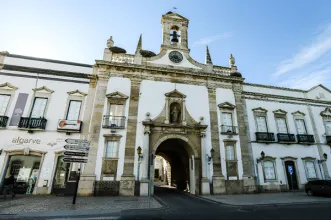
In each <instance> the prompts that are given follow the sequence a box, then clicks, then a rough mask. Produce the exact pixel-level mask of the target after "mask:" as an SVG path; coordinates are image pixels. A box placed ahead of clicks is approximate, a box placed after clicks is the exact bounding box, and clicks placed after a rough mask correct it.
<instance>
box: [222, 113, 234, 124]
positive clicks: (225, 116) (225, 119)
mask: <svg viewBox="0 0 331 220" xmlns="http://www.w3.org/2000/svg"><path fill="white" fill-rule="evenodd" d="M222 123H223V125H225V126H229V127H230V126H232V113H228V112H222Z"/></svg>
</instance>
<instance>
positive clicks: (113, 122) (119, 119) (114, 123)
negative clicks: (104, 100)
mask: <svg viewBox="0 0 331 220" xmlns="http://www.w3.org/2000/svg"><path fill="white" fill-rule="evenodd" d="M102 127H103V128H124V127H125V116H111V115H104V116H103V123H102Z"/></svg>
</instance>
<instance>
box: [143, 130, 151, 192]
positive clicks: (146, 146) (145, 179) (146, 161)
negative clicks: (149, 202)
mask: <svg viewBox="0 0 331 220" xmlns="http://www.w3.org/2000/svg"><path fill="white" fill-rule="evenodd" d="M150 133H151V131H150V126H149V125H145V129H144V142H143V144H144V145H143V157H144V158H143V159H142V162H141V180H140V196H148V183H149V178H148V169H149V135H150Z"/></svg>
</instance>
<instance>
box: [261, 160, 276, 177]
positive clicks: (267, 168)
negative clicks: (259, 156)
mask: <svg viewBox="0 0 331 220" xmlns="http://www.w3.org/2000/svg"><path fill="white" fill-rule="evenodd" d="M263 168H264V175H265V178H266V180H275V179H276V174H275V167H274V162H273V161H264V162H263Z"/></svg>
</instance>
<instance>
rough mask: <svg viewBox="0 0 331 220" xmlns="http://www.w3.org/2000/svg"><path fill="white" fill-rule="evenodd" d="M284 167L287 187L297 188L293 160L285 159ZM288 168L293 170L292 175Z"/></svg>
mask: <svg viewBox="0 0 331 220" xmlns="http://www.w3.org/2000/svg"><path fill="white" fill-rule="evenodd" d="M290 167H292V168H290ZM285 168H286V176H287V182H288V186H289V189H290V190H295V189H299V187H298V180H297V174H296V173H297V172H296V167H295V163H294V162H293V161H285ZM290 169H292V170H293V172H292V175H291V174H290Z"/></svg>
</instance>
